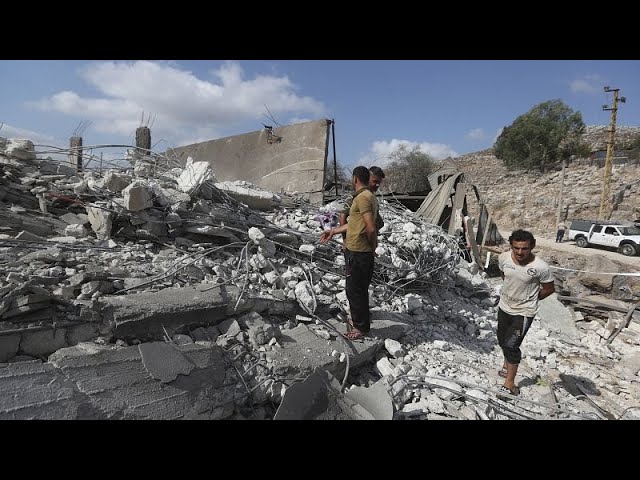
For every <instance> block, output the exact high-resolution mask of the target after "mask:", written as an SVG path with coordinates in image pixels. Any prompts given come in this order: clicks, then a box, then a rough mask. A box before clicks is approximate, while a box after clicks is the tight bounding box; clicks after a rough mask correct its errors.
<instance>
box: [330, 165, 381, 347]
mask: <svg viewBox="0 0 640 480" xmlns="http://www.w3.org/2000/svg"><path fill="white" fill-rule="evenodd" d="M369 177H370V174H369V170H367V168H366V167H363V166H359V167H356V168H354V169H353V177H352V178H351V182H352V184H353V189H354V192H355V193H354V195H353V202H352V204H351V209H350V210H349V221H348V223H347V224H346V225H341V226H340V227H338V228H332V229H330V230H325V231H324V232H322V235H320V243H327V242H328V241H329V240H330V239H331V238H332V237H333V236H334V235H336V234H338V233H343V232H346V234H347V239H346V242H345V249H344V258H345V271H346V277H347V285H346V292H347V299H348V300H349V308H350V310H351V321H350V323H351V325H352V326H353V328H352V329H351V330H350V331H348V332H347V333H345V337H346V338H348V339H349V340H360V339H362V338H363V337H364V336H365V335H366V334H367V333H368V332H369V330H370V328H371V312H369V285H370V284H371V278H372V277H373V263H374V252H375V250H376V247H377V246H378V230H377V228H376V222H375V219H376V217H377V215H378V201H377V200H376V197H375V195H374V194H373V192H371V190H370V189H369Z"/></svg>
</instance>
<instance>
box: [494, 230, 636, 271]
mask: <svg viewBox="0 0 640 480" xmlns="http://www.w3.org/2000/svg"><path fill="white" fill-rule="evenodd" d="M501 234H502V235H503V237H504V238H505V239H506V238H509V235H508V234H507V235H505V234H504V233H502V232H501ZM540 249H541V250H558V251H561V252H566V253H573V254H576V255H585V256H587V257H593V256H603V257H607V258H608V259H610V260H615V261H616V262H620V263H624V264H625V265H629V266H630V267H632V268H634V269H635V271H636V272H640V257H639V256H637V255H636V256H634V257H625V256H624V255H622V254H621V253H618V252H616V251H613V250H607V249H606V248H603V247H586V248H580V247H577V246H576V244H575V242H573V241H564V242H562V243H556V242H555V239H552V238H542V237H539V236H537V235H536V249H535V250H540Z"/></svg>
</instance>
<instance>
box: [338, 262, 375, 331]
mask: <svg viewBox="0 0 640 480" xmlns="http://www.w3.org/2000/svg"><path fill="white" fill-rule="evenodd" d="M344 259H345V263H346V265H345V269H346V275H347V288H346V291H347V298H348V299H349V308H350V309H351V320H352V322H353V326H354V327H355V328H357V329H358V330H360V331H361V332H362V333H367V332H368V331H369V330H370V329H371V314H370V312H369V285H370V284H371V277H373V252H352V251H350V250H345V251H344Z"/></svg>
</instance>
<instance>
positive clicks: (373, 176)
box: [338, 166, 384, 245]
mask: <svg viewBox="0 0 640 480" xmlns="http://www.w3.org/2000/svg"><path fill="white" fill-rule="evenodd" d="M383 179H384V171H383V170H382V169H381V168H380V167H376V166H373V167H371V168H369V190H371V192H372V193H374V194H375V193H376V192H377V191H378V189H379V188H380V185H381V184H382V180H383ZM356 194H357V193H356V192H354V194H353V196H352V197H351V198H350V199H349V200H348V201H347V203H346V204H345V206H344V208H343V209H342V211H341V212H340V215H339V217H338V221H339V222H340V226H342V225H346V223H347V217H349V212H350V210H351V204H352V203H353V198H354V197H355V196H356ZM382 227H384V221H383V220H382V217H381V216H380V212H378V215H376V229H377V230H378V231H379V230H380V229H381V228H382ZM342 239H343V245H344V241H346V234H344V233H343V234H342Z"/></svg>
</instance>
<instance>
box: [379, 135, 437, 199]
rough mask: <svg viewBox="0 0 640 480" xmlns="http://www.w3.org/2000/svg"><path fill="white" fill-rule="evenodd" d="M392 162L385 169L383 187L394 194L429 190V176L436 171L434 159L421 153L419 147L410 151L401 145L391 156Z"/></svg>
mask: <svg viewBox="0 0 640 480" xmlns="http://www.w3.org/2000/svg"><path fill="white" fill-rule="evenodd" d="M390 157H391V159H392V161H391V163H390V164H389V165H387V166H386V167H384V173H385V180H384V183H383V187H384V186H385V185H386V189H388V190H390V191H392V192H398V193H407V192H419V191H422V190H427V189H428V186H429V180H428V177H429V175H430V174H431V173H432V172H433V171H434V169H435V164H434V161H433V158H431V157H430V156H429V155H427V154H426V153H424V152H422V151H420V147H419V146H414V147H413V148H411V149H409V148H408V147H407V145H400V147H398V148H397V149H396V150H395V151H393V153H391V155H390Z"/></svg>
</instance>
